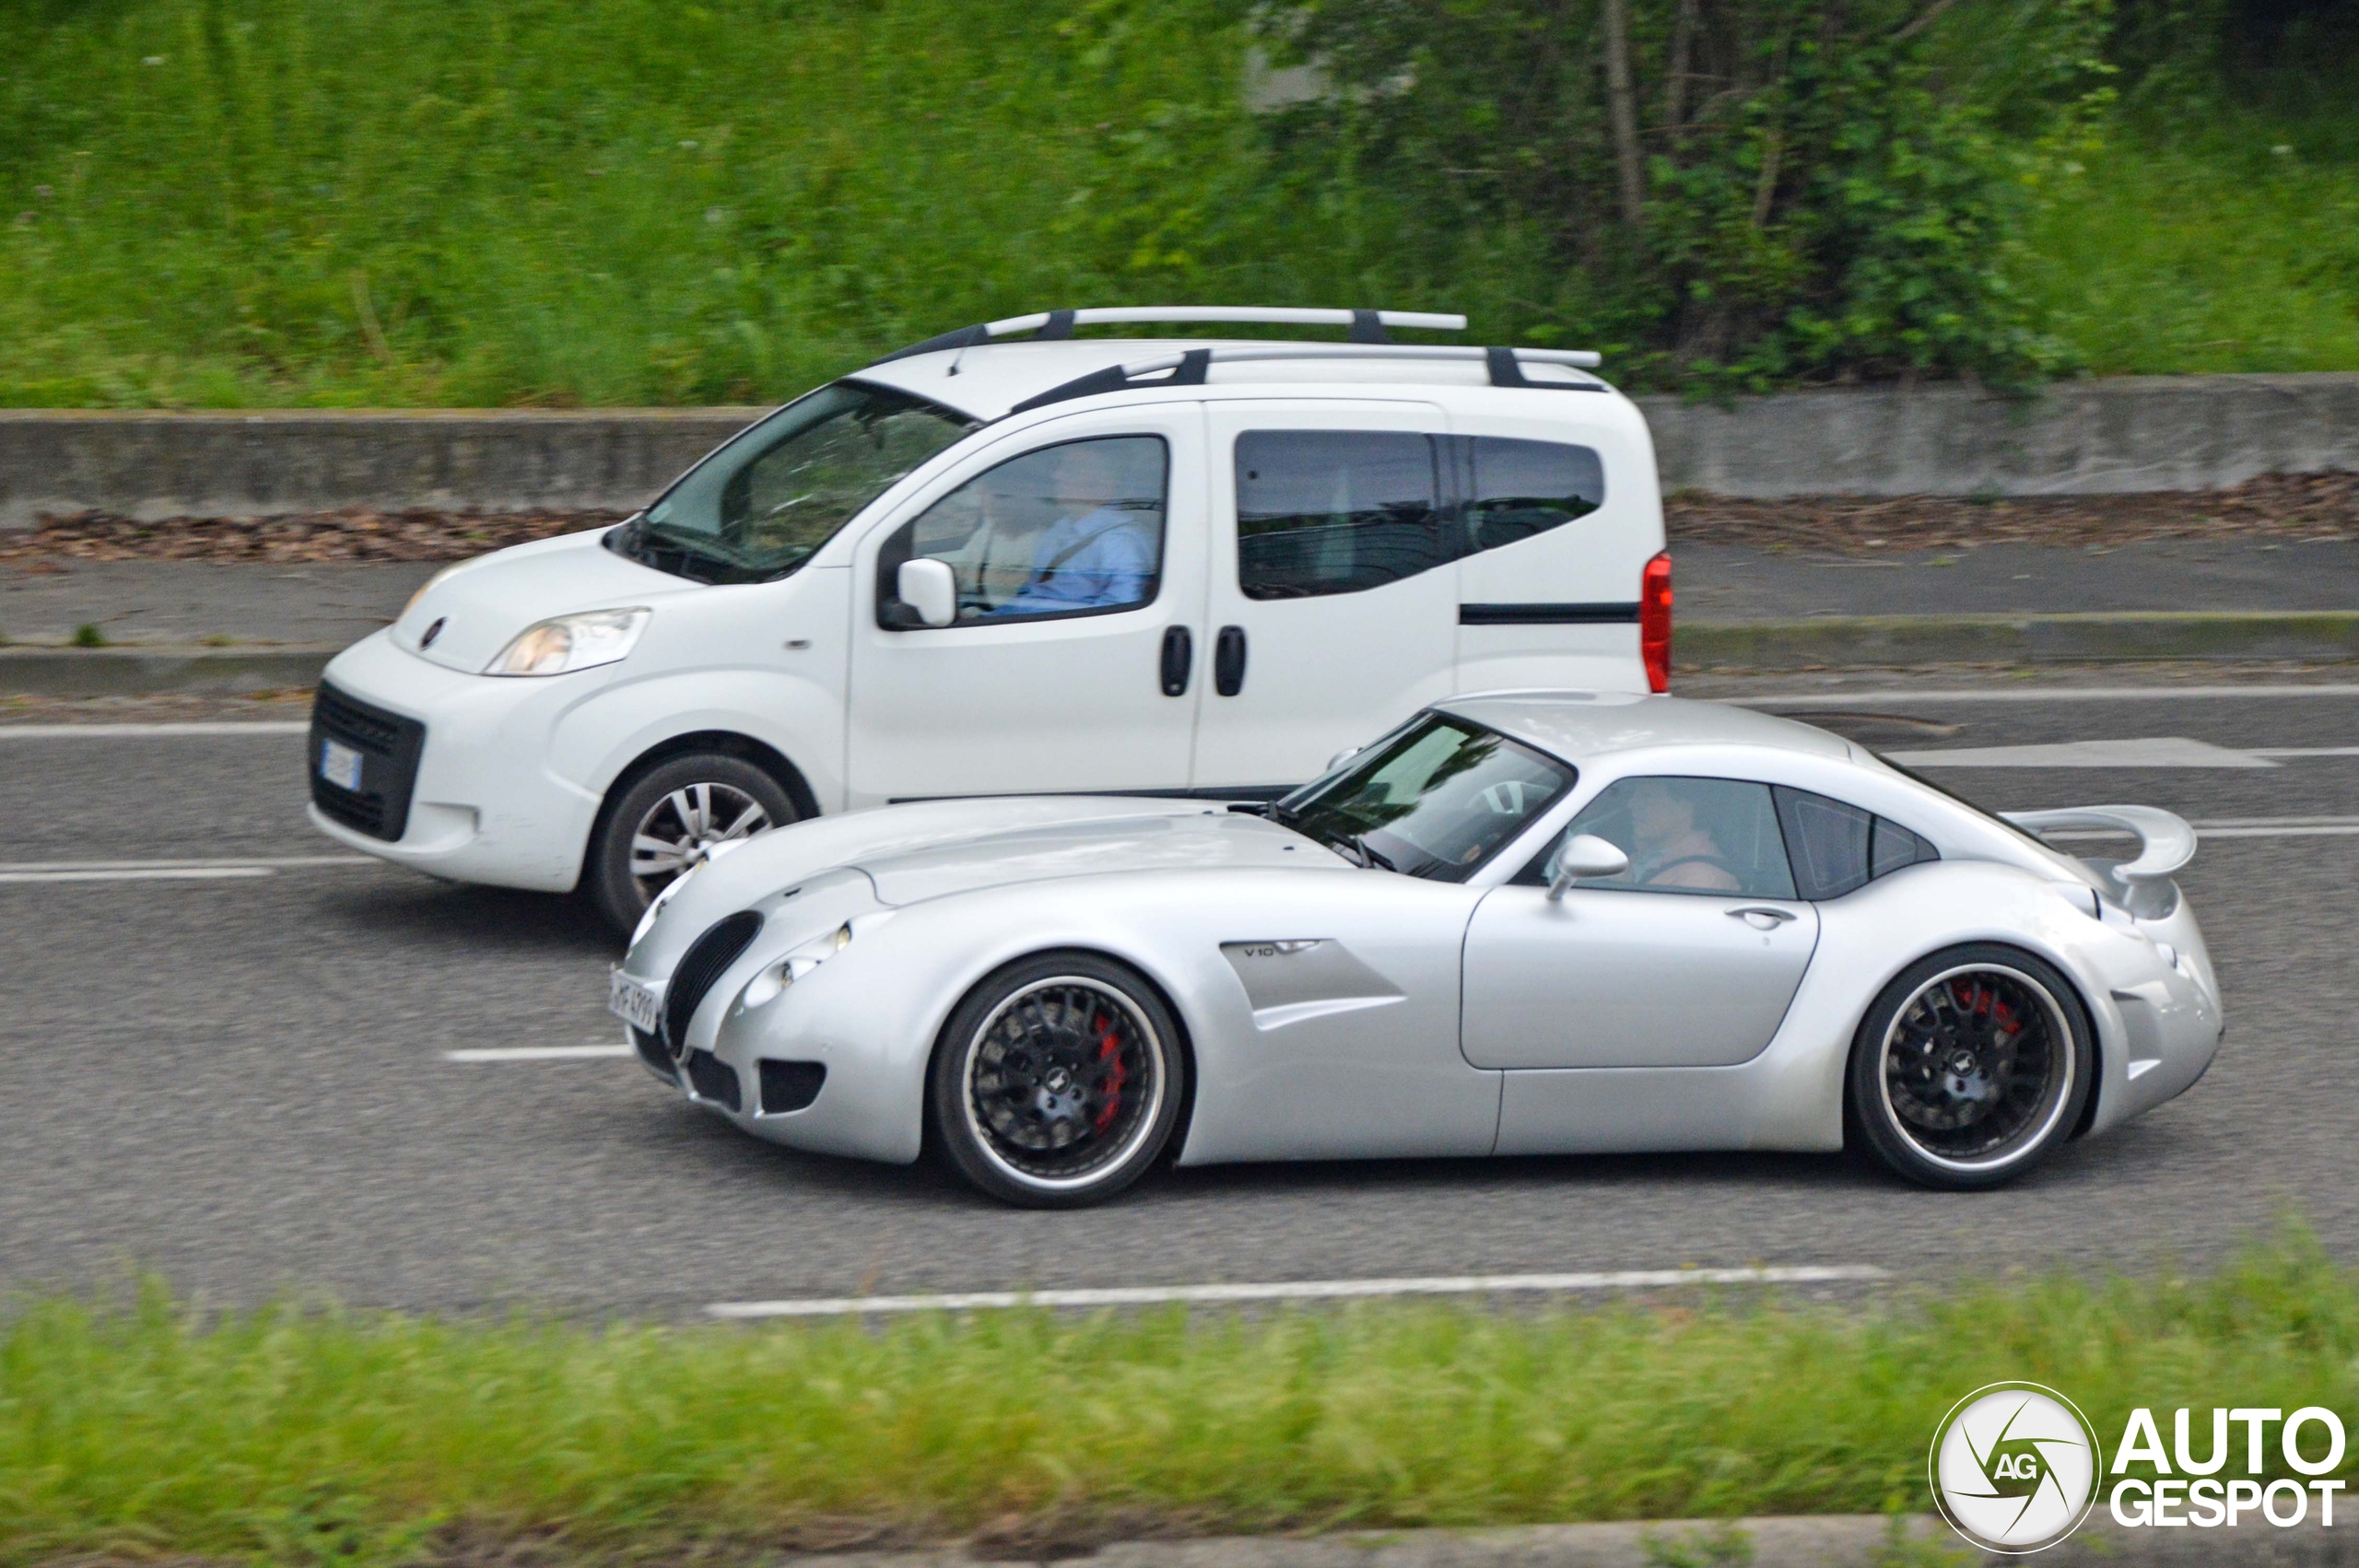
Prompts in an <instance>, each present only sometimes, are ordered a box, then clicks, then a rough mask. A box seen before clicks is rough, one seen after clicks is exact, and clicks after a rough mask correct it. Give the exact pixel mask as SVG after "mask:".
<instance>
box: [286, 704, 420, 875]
mask: <svg viewBox="0 0 2359 1568" xmlns="http://www.w3.org/2000/svg"><path fill="white" fill-rule="evenodd" d="M329 741H334V742H335V743H338V744H339V745H344V746H348V747H350V748H351V749H352V750H354V751H356V752H358V753H359V754H360V787H359V788H358V790H352V789H346V787H345V786H344V785H342V784H340V783H331V782H330V781H329V780H328V779H327V778H326V777H325V776H324V775H323V773H322V771H321V763H322V760H323V755H324V754H323V746H324V743H327V742H329ZM425 750H426V726H425V725H423V724H421V723H419V722H418V721H417V720H415V719H405V718H403V717H402V716H401V715H400V714H398V713H388V712H386V711H385V710H384V709H383V708H373V707H371V706H370V705H369V704H368V703H365V702H362V701H360V700H359V699H358V697H354V696H348V695H347V694H346V693H344V692H340V691H338V690H336V689H335V687H334V686H332V685H328V684H327V683H326V682H325V681H323V682H321V683H320V689H319V694H318V695H317V696H315V697H314V698H313V699H312V702H311V759H310V763H309V766H308V769H307V771H308V772H309V773H310V775H311V803H312V804H313V805H315V806H317V807H319V808H320V810H321V812H322V813H324V814H325V815H327V816H330V817H333V818H334V819H335V820H336V821H337V822H340V823H342V824H344V825H346V827H349V828H353V829H355V830H357V831H358V832H361V833H365V834H367V835H369V837H371V838H382V839H384V840H386V841H387V842H388V843H391V842H393V841H395V840H397V839H399V838H400V837H401V836H402V834H403V833H404V832H405V831H406V830H407V829H408V827H409V797H410V791H411V790H413V789H415V788H416V787H417V759H418V757H419V756H420V755H422V754H423V753H424V752H425Z"/></svg>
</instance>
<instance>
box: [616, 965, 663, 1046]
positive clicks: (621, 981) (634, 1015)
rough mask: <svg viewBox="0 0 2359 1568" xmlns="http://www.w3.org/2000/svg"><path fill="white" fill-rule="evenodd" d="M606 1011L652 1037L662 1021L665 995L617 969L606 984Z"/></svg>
mask: <svg viewBox="0 0 2359 1568" xmlns="http://www.w3.org/2000/svg"><path fill="white" fill-rule="evenodd" d="M606 1011H607V1012H611V1013H613V1014H614V1015H615V1016H616V1017H617V1018H619V1019H621V1020H623V1022H625V1023H627V1024H630V1025H631V1026H632V1027H633V1028H635V1029H644V1030H646V1031H647V1032H648V1033H649V1034H651V1035H652V1034H654V1033H655V1032H656V1025H657V1024H659V1023H660V1022H661V1021H662V1016H663V992H661V991H659V990H657V989H654V988H653V987H651V986H648V985H644V984H641V983H640V981H638V980H634V979H632V978H631V977H629V976H628V975H626V974H624V973H623V972H622V971H621V970H620V969H617V970H616V971H615V972H614V974H613V975H612V977H609V979H608V980H607V983H606Z"/></svg>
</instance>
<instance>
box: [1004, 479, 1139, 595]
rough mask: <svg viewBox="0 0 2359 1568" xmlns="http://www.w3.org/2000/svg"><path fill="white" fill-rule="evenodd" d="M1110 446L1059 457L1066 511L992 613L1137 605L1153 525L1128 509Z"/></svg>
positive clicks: (1042, 536) (1037, 543) (1060, 489)
mask: <svg viewBox="0 0 2359 1568" xmlns="http://www.w3.org/2000/svg"><path fill="white" fill-rule="evenodd" d="M1115 445H1116V443H1114V442H1110V441H1075V442H1074V443H1073V444H1072V445H1070V446H1067V447H1063V448H1062V449H1060V450H1059V451H1058V452H1057V477H1056V494H1057V496H1058V497H1059V498H1060V499H1061V500H1062V502H1063V503H1064V505H1065V507H1066V508H1067V509H1068V510H1066V512H1065V515H1064V516H1062V517H1061V518H1059V519H1058V520H1057V521H1054V522H1052V523H1050V524H1049V526H1048V527H1046V528H1044V529H1042V530H1041V531H1040V532H1039V538H1038V539H1037V540H1036V541H1035V542H1034V544H1033V546H1032V572H1031V575H1030V576H1029V577H1028V578H1027V579H1025V582H1024V586H1023V587H1022V588H1020V589H1018V590H1016V591H1015V595H1014V596H1013V597H1012V598H1010V599H1009V600H1008V601H1007V602H1006V603H1003V604H1001V605H1000V606H999V607H998V608H996V609H994V610H992V612H991V614H994V615H1039V614H1053V613H1055V612H1057V611H1061V610H1103V609H1109V608H1111V607H1113V606H1115V605H1119V604H1135V603H1139V602H1140V601H1141V600H1143V599H1144V598H1145V597H1146V593H1147V584H1148V583H1149V581H1151V580H1152V579H1153V578H1154V576H1155V567H1156V561H1155V548H1156V541H1155V538H1154V531H1153V528H1152V526H1151V524H1150V520H1149V519H1148V518H1147V517H1146V516H1145V515H1143V514H1141V513H1139V512H1137V511H1134V510H1132V509H1129V508H1128V507H1127V506H1126V505H1125V504H1124V499H1125V491H1126V490H1127V489H1128V488H1129V486H1127V485H1126V484H1125V483H1124V480H1125V475H1124V474H1123V472H1122V462H1121V457H1120V456H1119V455H1117V454H1116V453H1115V452H1114V451H1112V450H1111V449H1112V448H1113V447H1114V446H1115ZM1076 507H1079V508H1085V509H1080V510H1074V509H1073V508H1076Z"/></svg>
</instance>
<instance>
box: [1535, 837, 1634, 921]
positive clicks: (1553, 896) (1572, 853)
mask: <svg viewBox="0 0 2359 1568" xmlns="http://www.w3.org/2000/svg"><path fill="white" fill-rule="evenodd" d="M1629 869H1630V857H1629V856H1627V855H1625V854H1624V853H1623V852H1622V851H1621V850H1619V849H1617V848H1614V846H1613V845H1611V844H1609V843H1607V842H1606V841H1605V840H1604V839H1602V838H1600V837H1598V836H1597V835H1596V834H1594V833H1582V834H1577V835H1575V836H1574V837H1573V838H1572V839H1571V840H1570V841H1569V842H1567V844H1566V846H1565V847H1564V848H1563V849H1561V850H1559V851H1558V852H1557V855H1556V874H1555V876H1554V877H1552V878H1550V879H1549V882H1548V902H1549V903H1551V904H1554V903H1555V902H1556V900H1558V899H1559V898H1562V897H1563V896H1564V895H1565V890H1566V889H1567V888H1568V887H1570V886H1572V885H1573V883H1576V882H1579V880H1580V879H1581V878H1583V877H1585V876H1620V875H1621V874H1622V873H1623V872H1626V871H1628V870H1629Z"/></svg>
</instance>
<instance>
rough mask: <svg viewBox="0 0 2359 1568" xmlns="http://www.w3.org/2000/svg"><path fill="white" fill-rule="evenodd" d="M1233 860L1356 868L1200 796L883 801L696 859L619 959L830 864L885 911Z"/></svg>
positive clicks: (653, 960)
mask: <svg viewBox="0 0 2359 1568" xmlns="http://www.w3.org/2000/svg"><path fill="white" fill-rule="evenodd" d="M1230 866H1275V867H1297V866H1298V867H1301V868H1302V869H1304V870H1306V871H1309V870H1322V871H1325V870H1332V871H1348V870H1351V869H1352V867H1351V866H1350V864H1349V862H1347V861H1346V860H1344V859H1343V858H1342V857H1341V856H1339V855H1336V854H1335V853H1333V852H1332V850H1328V849H1323V848H1320V847H1319V846H1318V845H1316V844H1314V843H1312V842H1311V841H1310V840H1309V839H1308V838H1305V837H1302V836H1301V835H1299V834H1297V833H1292V832H1289V831H1287V830H1286V829H1285V828H1283V827H1280V826H1278V825H1276V824H1274V823H1272V822H1268V821H1265V820H1264V819H1262V817H1259V816H1250V815H1243V814H1239V813H1234V812H1230V811H1227V810H1225V809H1224V808H1222V807H1220V806H1216V805H1215V806H1207V805H1205V804H1204V803H1203V802H1201V801H1153V800H1138V799H1132V798H1124V797H1121V796H1093V797H1078V796H1026V797H1018V798H1013V799H1006V800H992V801H936V802H926V803H923V804H919V805H907V806H886V807H885V808H883V809H881V810H877V811H867V812H853V813H849V814H847V815H844V816H830V817H820V818H817V819H816V820H813V821H810V822H801V823H795V824H793V825H790V826H787V827H781V828H778V829H775V830H774V831H772V832H769V833H765V834H763V835H761V836H760V837H757V838H753V839H750V840H748V841H747V842H746V843H745V846H744V847H743V848H738V849H736V850H734V851H733V852H731V853H730V854H728V855H727V856H725V857H723V858H722V859H721V860H715V861H713V862H711V863H710V864H709V865H706V866H704V867H703V868H701V869H700V870H698V871H697V872H694V873H693V874H691V875H690V876H689V877H688V878H687V880H686V881H685V882H683V883H679V884H677V891H676V892H675V893H674V894H672V895H671V896H670V897H669V898H668V899H666V900H665V903H664V907H663V914H662V915H661V917H660V918H659V919H657V920H656V922H655V924H654V925H653V926H652V927H651V929H650V930H648V931H647V932H646V933H645V934H644V935H643V936H642V937H641V938H640V941H639V942H637V943H636V944H635V945H634V946H633V947H632V949H631V955H630V959H629V965H628V966H629V968H630V970H631V972H632V973H634V974H640V975H648V976H661V975H666V974H669V973H670V972H671V968H672V965H674V964H675V963H676V962H677V961H678V958H679V954H681V953H682V952H684V951H686V949H687V945H688V943H689V942H693V941H695V940H696V938H697V936H698V933H699V932H701V931H703V930H706V929H707V928H708V927H710V925H711V924H712V923H713V922H714V921H715V920H718V919H721V918H722V917H723V916H724V915H732V914H734V913H736V912H737V911H738V910H740V909H745V908H750V907H753V906H754V905H756V904H757V903H759V902H761V901H762V900H763V899H765V898H768V897H769V896H770V895H772V894H775V893H778V892H780V891H781V890H783V889H785V888H787V887H790V886H792V885H793V884H795V883H803V882H807V881H809V880H810V879H812V878H814V877H816V876H817V875H818V874H819V873H821V872H827V871H832V870H836V869H838V868H851V869H856V870H858V871H860V872H863V874H864V875H865V876H867V877H868V878H869V879H870V880H871V882H872V883H873V885H874V889H875V896H876V898H877V900H878V901H879V902H880V903H882V904H884V905H886V906H894V905H902V904H913V903H916V902H918V901H920V900H921V899H926V898H940V897H943V896H945V895H949V894H953V893H964V892H968V891H969V890H971V889H974V888H979V887H991V886H999V885H1003V884H1006V883H1019V882H1039V881H1042V880H1045V879H1048V878H1051V877H1067V876H1084V875H1090V874H1095V873H1098V872H1126V871H1145V870H1155V869H1173V870H1178V869H1205V868H1212V867H1230ZM834 918H836V919H841V918H842V917H841V916H840V915H838V916H835V917H834Z"/></svg>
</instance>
